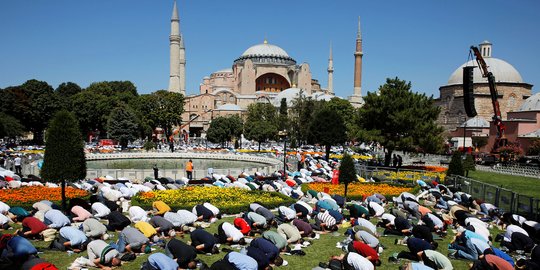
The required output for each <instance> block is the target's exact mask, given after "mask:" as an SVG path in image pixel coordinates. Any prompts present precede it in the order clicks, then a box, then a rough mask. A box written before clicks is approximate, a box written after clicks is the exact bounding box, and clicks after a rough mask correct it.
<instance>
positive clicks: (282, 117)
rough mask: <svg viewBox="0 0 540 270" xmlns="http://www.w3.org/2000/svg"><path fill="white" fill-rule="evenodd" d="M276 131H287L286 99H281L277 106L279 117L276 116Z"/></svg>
mask: <svg viewBox="0 0 540 270" xmlns="http://www.w3.org/2000/svg"><path fill="white" fill-rule="evenodd" d="M278 123H279V126H278V130H288V129H289V118H288V112H287V99H286V98H282V99H281V101H280V104H279V116H278Z"/></svg>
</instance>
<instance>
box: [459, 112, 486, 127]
mask: <svg viewBox="0 0 540 270" xmlns="http://www.w3.org/2000/svg"><path fill="white" fill-rule="evenodd" d="M465 126H467V128H489V122H488V121H486V119H484V118H482V117H480V116H478V115H477V116H475V117H473V118H471V119H469V120H467V121H466V122H465V123H463V124H461V127H465Z"/></svg>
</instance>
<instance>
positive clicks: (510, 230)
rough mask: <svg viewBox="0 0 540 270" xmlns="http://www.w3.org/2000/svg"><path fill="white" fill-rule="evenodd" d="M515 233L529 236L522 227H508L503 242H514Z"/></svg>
mask: <svg viewBox="0 0 540 270" xmlns="http://www.w3.org/2000/svg"><path fill="white" fill-rule="evenodd" d="M515 232H520V233H522V234H524V235H526V236H529V234H528V233H527V232H526V231H525V230H524V229H523V228H521V227H519V226H517V225H508V227H506V232H505V233H504V238H503V241H506V242H511V241H512V234H513V233H515Z"/></svg>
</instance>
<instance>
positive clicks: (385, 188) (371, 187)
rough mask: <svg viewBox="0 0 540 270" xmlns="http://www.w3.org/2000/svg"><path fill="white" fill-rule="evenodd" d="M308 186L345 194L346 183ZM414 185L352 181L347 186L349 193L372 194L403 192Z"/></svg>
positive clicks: (351, 194) (313, 188)
mask: <svg viewBox="0 0 540 270" xmlns="http://www.w3.org/2000/svg"><path fill="white" fill-rule="evenodd" d="M308 188H309V189H312V190H315V191H324V190H325V188H327V189H328V193H329V194H340V195H342V194H344V193H345V185H333V184H331V183H309V184H308ZM412 189H413V188H412V187H404V186H393V185H388V184H366V183H352V184H349V187H348V188H347V195H350V196H361V195H372V194H373V193H379V194H382V195H397V194H401V193H402V192H410V191H411V190H412Z"/></svg>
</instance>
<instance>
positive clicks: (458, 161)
mask: <svg viewBox="0 0 540 270" xmlns="http://www.w3.org/2000/svg"><path fill="white" fill-rule="evenodd" d="M446 175H459V176H463V175H464V170H463V163H462V157H461V153H460V152H458V151H456V152H454V153H453V154H452V159H451V160H450V164H448V171H447V172H446Z"/></svg>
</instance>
